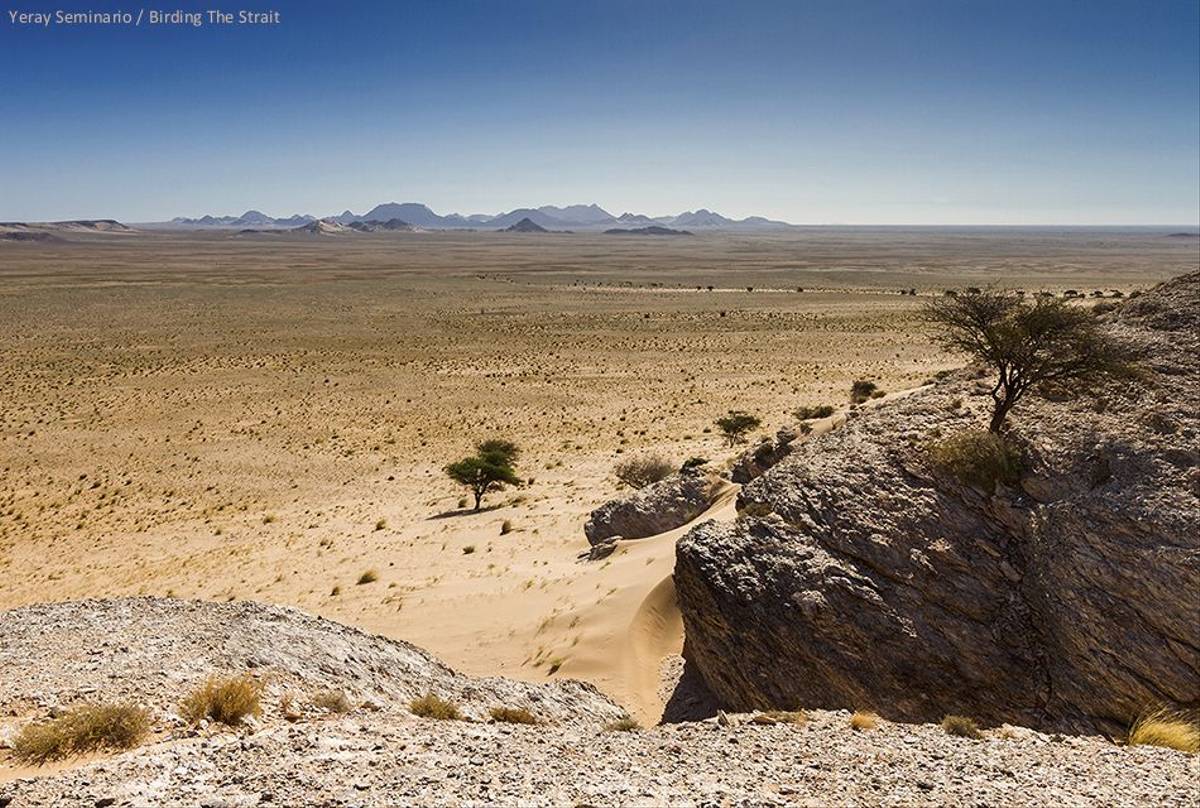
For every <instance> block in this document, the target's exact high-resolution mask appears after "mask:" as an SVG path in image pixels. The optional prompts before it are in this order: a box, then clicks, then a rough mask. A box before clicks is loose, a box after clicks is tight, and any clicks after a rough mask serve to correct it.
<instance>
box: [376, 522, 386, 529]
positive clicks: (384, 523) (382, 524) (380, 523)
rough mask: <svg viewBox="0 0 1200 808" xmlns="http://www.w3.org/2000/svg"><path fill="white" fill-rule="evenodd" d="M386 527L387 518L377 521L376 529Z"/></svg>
mask: <svg viewBox="0 0 1200 808" xmlns="http://www.w3.org/2000/svg"><path fill="white" fill-rule="evenodd" d="M385 527H387V520H386V519H380V520H379V521H377V522H376V523H375V529H376V530H383V529H384V528H385Z"/></svg>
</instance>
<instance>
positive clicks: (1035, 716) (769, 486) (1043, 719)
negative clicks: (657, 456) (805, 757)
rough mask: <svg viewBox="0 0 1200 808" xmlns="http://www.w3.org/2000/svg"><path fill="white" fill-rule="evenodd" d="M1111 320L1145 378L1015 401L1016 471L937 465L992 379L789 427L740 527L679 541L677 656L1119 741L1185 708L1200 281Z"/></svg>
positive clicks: (1199, 614)
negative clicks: (836, 420) (787, 439)
mask: <svg viewBox="0 0 1200 808" xmlns="http://www.w3.org/2000/svg"><path fill="white" fill-rule="evenodd" d="M1103 318H1104V320H1103V321H1104V323H1105V327H1106V328H1108V329H1109V330H1111V331H1112V332H1113V333H1114V334H1115V335H1116V336H1118V337H1119V338H1121V339H1122V340H1123V341H1125V342H1127V343H1128V344H1130V345H1132V346H1133V347H1135V348H1136V349H1137V350H1138V351H1139V353H1140V356H1141V359H1140V364H1141V366H1142V368H1143V369H1144V371H1145V377H1144V378H1143V379H1142V380H1140V381H1135V382H1121V383H1114V384H1111V385H1107V386H1105V387H1103V388H1100V389H1096V390H1092V391H1087V392H1089V393H1091V394H1089V395H1075V396H1071V397H1068V398H1065V399H1060V400H1050V399H1038V398H1030V399H1029V400H1026V401H1023V402H1022V403H1021V405H1020V406H1019V407H1018V408H1017V410H1016V411H1014V416H1013V418H1012V419H1011V421H1012V432H1011V435H1010V438H1011V440H1012V441H1013V442H1014V443H1016V444H1017V445H1019V446H1021V447H1022V449H1023V451H1024V453H1025V454H1026V455H1027V458H1028V461H1027V467H1026V468H1025V470H1024V472H1023V474H1022V475H1021V478H1020V480H1019V483H1016V484H1014V485H1012V486H1006V485H1004V484H1003V483H1000V484H998V485H997V486H996V487H995V489H994V490H984V489H983V488H980V487H976V486H972V485H967V484H963V483H961V482H959V481H958V480H957V479H954V478H951V477H950V476H948V475H947V474H946V473H944V472H942V471H941V470H939V469H938V468H936V467H935V466H934V465H933V464H932V463H931V461H930V451H929V447H930V446H931V445H932V444H934V443H936V442H937V441H938V440H940V439H943V438H946V437H948V436H951V435H955V434H958V433H962V432H964V431H966V430H973V429H974V430H978V429H980V428H981V427H985V426H986V424H987V418H988V411H989V409H990V405H991V400H990V397H989V396H988V395H987V392H988V388H989V386H990V384H989V380H987V379H984V378H976V377H975V376H974V375H972V374H970V373H967V372H964V373H960V374H958V375H956V376H953V377H951V378H948V379H945V380H943V381H940V382H937V383H935V384H932V385H930V386H928V387H926V388H923V389H921V390H918V391H916V392H914V393H913V394H912V395H909V396H906V397H904V398H902V399H898V400H896V401H892V402H885V403H883V404H882V405H881V406H879V407H877V408H872V409H869V410H860V411H857V412H854V413H852V414H851V417H850V418H849V419H848V420H847V423H846V424H845V426H844V427H842V428H840V429H838V430H836V431H833V432H831V433H829V434H826V435H823V436H820V437H819V438H815V439H813V440H808V441H804V442H803V443H801V444H799V445H798V446H797V447H796V448H795V450H794V451H793V452H791V453H790V454H789V456H788V457H787V458H786V459H784V460H783V461H782V462H780V463H779V464H778V465H776V466H774V467H773V468H771V469H770V470H768V471H766V473H765V474H763V476H761V477H759V478H758V479H756V480H754V481H753V482H751V483H750V484H749V485H747V486H746V487H745V488H744V489H743V490H742V491H741V493H740V496H739V511H740V512H741V513H742V516H741V517H740V518H739V519H738V520H737V521H736V522H733V523H727V524H718V523H715V522H710V523H706V524H703V525H700V526H698V527H696V528H695V529H693V530H692V531H691V532H690V533H689V534H688V535H686V536H685V537H684V538H683V539H681V540H680V542H679V544H678V546H677V552H676V567H675V585H676V591H677V593H678V597H679V603H680V607H681V610H682V612H683V620H684V626H685V630H686V633H687V649H688V654H689V657H690V661H691V662H692V663H693V664H694V665H696V666H697V668H698V670H699V673H700V674H701V675H702V677H703V678H704V680H705V681H706V682H707V684H708V685H709V687H710V688H711V689H712V691H713V692H714V694H715V695H716V697H717V699H718V700H719V701H720V702H721V703H723V704H724V705H726V707H727V708H731V709H743V710H744V709H753V708H759V709H766V708H771V707H774V708H782V709H789V708H791V707H793V706H796V705H801V706H805V707H824V708H851V709H855V708H857V709H870V710H874V711H876V712H878V713H880V714H881V715H884V716H886V717H889V718H893V719H898V720H907V721H937V720H939V719H940V718H941V716H943V715H945V714H947V713H955V714H961V715H967V716H971V717H973V718H975V719H977V720H979V721H980V722H992V723H1000V722H1005V721H1007V722H1012V723H1019V724H1022V725H1026V726H1033V727H1038V728H1042V729H1051V730H1059V729H1061V730H1065V731H1072V732H1083V733H1092V732H1102V733H1107V734H1110V735H1113V736H1115V737H1120V736H1121V735H1122V734H1123V732H1124V731H1125V730H1126V729H1127V728H1128V727H1129V724H1130V722H1131V721H1132V720H1133V718H1134V717H1135V716H1137V715H1138V714H1139V713H1140V712H1141V711H1143V710H1145V709H1147V708H1150V707H1154V706H1156V705H1165V706H1166V707H1168V708H1174V709H1184V710H1186V709H1189V708H1191V709H1194V708H1197V707H1200V528H1198V526H1200V273H1196V274H1191V275H1187V276H1184V277H1180V278H1177V279H1175V280H1173V281H1170V282H1168V283H1165V284H1162V285H1160V286H1158V287H1156V288H1155V289H1153V290H1151V291H1150V292H1148V293H1146V294H1144V295H1142V296H1140V297H1138V298H1137V299H1136V300H1131V301H1129V302H1127V303H1124V304H1123V305H1121V306H1120V307H1119V308H1117V309H1116V310H1115V311H1112V312H1110V313H1108V314H1105V315H1103ZM1074 392H1076V393H1079V392H1081V391H1074ZM1194 788H1195V785H1194V784H1193V789H1194ZM1194 793H1195V791H1193V794H1194Z"/></svg>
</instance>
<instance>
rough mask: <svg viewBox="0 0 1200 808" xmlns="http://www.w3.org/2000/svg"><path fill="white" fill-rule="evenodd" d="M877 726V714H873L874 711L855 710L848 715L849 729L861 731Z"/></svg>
mask: <svg viewBox="0 0 1200 808" xmlns="http://www.w3.org/2000/svg"><path fill="white" fill-rule="evenodd" d="M878 726H879V716H877V715H875V713H869V712H865V711H863V710H856V711H855V712H854V715H852V716H850V729H853V730H858V731H860V732H862V731H865V730H871V729H875V728H876V727H878Z"/></svg>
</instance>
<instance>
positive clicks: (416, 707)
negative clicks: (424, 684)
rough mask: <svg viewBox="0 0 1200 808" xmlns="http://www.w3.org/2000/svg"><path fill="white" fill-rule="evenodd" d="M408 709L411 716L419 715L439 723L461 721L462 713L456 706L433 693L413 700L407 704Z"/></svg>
mask: <svg viewBox="0 0 1200 808" xmlns="http://www.w3.org/2000/svg"><path fill="white" fill-rule="evenodd" d="M408 709H410V710H412V713H413V715H419V716H420V717H421V718H436V719H437V720H439V721H462V720H463V714H462V711H460V710H459V709H458V705H457V704H455V703H454V702H452V701H446V700H445V699H443V698H441V697H439V696H436V695H434V694H433V693H426V694H425V695H424V696H421V697H419V698H415V699H413V700H412V701H410V702H409V703H408Z"/></svg>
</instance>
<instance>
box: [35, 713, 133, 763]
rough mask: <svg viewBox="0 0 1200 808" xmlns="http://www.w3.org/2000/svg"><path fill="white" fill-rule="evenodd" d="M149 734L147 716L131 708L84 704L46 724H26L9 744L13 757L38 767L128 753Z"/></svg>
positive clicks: (44, 722) (43, 722)
mask: <svg viewBox="0 0 1200 808" xmlns="http://www.w3.org/2000/svg"><path fill="white" fill-rule="evenodd" d="M149 731H150V714H149V713H148V712H147V711H146V710H144V709H143V708H141V707H136V706H134V705H132V704H124V703H115V704H84V705H81V706H79V707H75V708H74V709H72V710H70V711H68V712H66V713H64V714H63V715H60V716H59V717H58V718H54V719H51V720H49V721H41V722H35V723H32V724H26V725H25V726H24V727H23V728H22V729H21V731H20V732H19V733H17V737H16V738H14V739H13V742H12V752H13V757H15V758H16V759H17V760H19V761H21V762H23V763H30V764H34V765H37V766H40V765H42V764H44V763H47V762H49V761H51V760H61V759H63V758H68V757H72V756H74V755H82V754H86V753H88V752H97V751H100V750H102V749H131V748H133V747H135V746H137V745H138V744H139V743H141V741H142V739H143V738H144V737H145V736H146V733H148V732H149Z"/></svg>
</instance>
